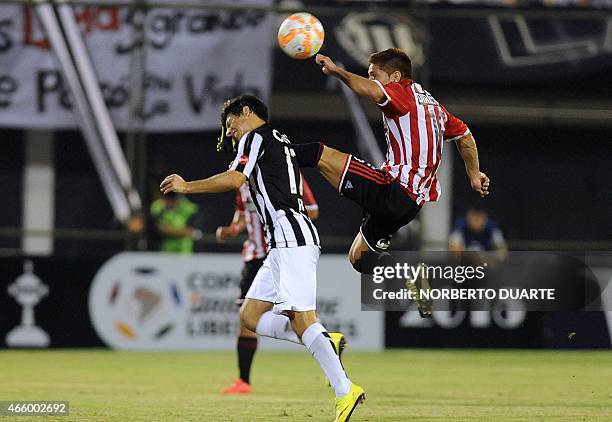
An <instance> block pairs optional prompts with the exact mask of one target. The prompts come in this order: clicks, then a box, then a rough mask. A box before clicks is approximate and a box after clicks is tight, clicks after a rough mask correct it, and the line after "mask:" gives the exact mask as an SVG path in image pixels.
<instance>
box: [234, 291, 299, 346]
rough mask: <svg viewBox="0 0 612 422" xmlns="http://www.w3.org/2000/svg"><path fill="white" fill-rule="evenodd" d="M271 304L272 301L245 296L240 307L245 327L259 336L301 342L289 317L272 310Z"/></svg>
mask: <svg viewBox="0 0 612 422" xmlns="http://www.w3.org/2000/svg"><path fill="white" fill-rule="evenodd" d="M273 306H274V303H272V302H267V301H262V300H258V299H253V298H250V299H249V298H247V299H245V300H244V303H243V304H242V307H241V308H240V320H241V322H242V324H243V325H244V326H245V327H246V328H247V329H249V330H251V331H254V332H256V333H257V334H259V335H260V336H265V337H272V338H276V339H279V340H287V341H290V342H292V343H296V344H302V342H301V341H300V339H299V337H298V336H297V334H296V333H295V332H294V331H293V329H292V328H291V324H290V321H289V318H288V317H287V316H285V315H280V314H276V313H274V312H272V307H273Z"/></svg>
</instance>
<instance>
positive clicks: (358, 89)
mask: <svg viewBox="0 0 612 422" xmlns="http://www.w3.org/2000/svg"><path fill="white" fill-rule="evenodd" d="M315 61H316V62H317V64H318V65H319V66H321V70H322V71H323V73H325V74H326V75H329V76H334V77H336V78H338V79H340V80H341V81H342V82H344V83H345V84H346V85H347V86H348V87H349V88H351V89H352V90H353V92H355V93H356V94H357V95H361V96H362V97H365V98H368V99H370V100H372V101H374V102H375V103H377V104H380V103H382V102H383V101H384V100H385V98H386V97H385V93H384V92H383V90H382V88H381V87H380V86H379V85H378V84H377V83H376V82H374V81H371V80H369V79H368V78H364V77H363V76H359V75H356V74H354V73H351V72H349V71H347V70H345V69H343V68H341V67H339V66H336V64H335V63H334V62H333V60H332V59H330V58H329V57H327V56H324V55H323V54H317V56H316V57H315Z"/></svg>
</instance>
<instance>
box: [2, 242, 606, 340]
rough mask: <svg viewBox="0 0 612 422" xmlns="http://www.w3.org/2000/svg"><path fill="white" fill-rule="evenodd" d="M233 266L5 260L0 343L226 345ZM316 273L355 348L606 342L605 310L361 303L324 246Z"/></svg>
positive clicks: (173, 259)
mask: <svg viewBox="0 0 612 422" xmlns="http://www.w3.org/2000/svg"><path fill="white" fill-rule="evenodd" d="M240 271H241V261H240V257H239V256H238V255H236V254H196V255H194V256H172V255H163V254H157V253H120V254H118V255H114V256H106V257H101V256H89V257H80V258H79V259H74V258H73V257H59V256H55V257H51V258H1V259H0V274H2V281H1V284H0V286H1V287H0V309H2V313H1V314H0V317H1V318H0V345H1V346H2V347H18V348H24V347H59V348H66V347H69V348H75V347H77V348H78V347H112V348H116V349H130V350H134V349H136V350H173V349H174V350H176V349H181V350H183V349H189V350H232V349H233V348H234V347H235V336H236V323H237V320H238V315H237V307H236V305H235V303H234V299H235V298H236V296H237V294H238V291H239V290H238V282H239V275H240ZM318 271H319V284H318V292H317V293H318V311H319V316H320V318H321V320H322V322H323V323H324V324H325V325H326V326H327V327H328V329H330V330H342V331H343V332H345V333H346V334H347V336H348V338H349V342H350V345H351V346H350V347H351V349H352V350H379V349H381V348H383V347H388V348H396V347H457V348H462V347H468V348H473V347H493V348H610V333H609V328H608V324H607V323H606V315H605V313H604V312H565V313H561V312H554V313H543V312H529V313H525V314H524V315H522V314H521V315H520V319H517V318H516V317H514V316H512V315H508V314H495V313H493V312H484V311H478V312H476V311H472V312H464V311H462V312H450V313H449V312H438V313H434V318H433V319H430V320H429V319H428V320H423V319H420V317H419V316H418V313H417V312H416V310H409V311H407V312H386V313H383V312H375V311H361V305H360V289H359V288H356V287H357V286H358V285H359V283H360V278H359V276H358V275H357V273H355V272H354V271H353V270H352V268H351V267H350V265H349V264H348V263H347V261H346V259H345V257H344V256H339V255H325V254H324V255H323V256H322V257H321V260H320V264H319V268H318ZM606 271H607V273H608V274H612V267H611V268H607V269H606ZM608 314H610V312H608ZM608 316H610V315H608ZM262 343H263V347H264V349H268V350H278V349H283V350H290V349H296V346H295V345H293V344H291V343H288V342H281V341H274V340H267V341H266V340H264V341H263V342H262Z"/></svg>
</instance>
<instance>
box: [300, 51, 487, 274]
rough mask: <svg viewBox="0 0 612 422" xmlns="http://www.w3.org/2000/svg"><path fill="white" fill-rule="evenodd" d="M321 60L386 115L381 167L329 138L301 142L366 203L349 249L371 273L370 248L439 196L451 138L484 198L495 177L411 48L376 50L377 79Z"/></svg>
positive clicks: (309, 158)
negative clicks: (416, 69)
mask: <svg viewBox="0 0 612 422" xmlns="http://www.w3.org/2000/svg"><path fill="white" fill-rule="evenodd" d="M315 60H316V63H317V64H319V65H320V66H321V67H322V71H323V73H324V74H326V75H330V76H334V77H336V78H338V79H340V80H341V81H342V82H343V83H345V84H346V85H347V86H348V87H349V88H351V89H352V90H353V91H354V92H355V93H356V94H358V95H360V96H362V97H365V98H367V99H369V100H371V101H373V102H374V103H376V104H377V106H378V107H379V109H380V110H381V111H382V114H383V122H384V127H385V137H386V140H387V154H386V160H385V162H384V163H383V165H382V166H381V168H376V167H374V166H373V165H371V164H369V163H366V162H364V161H363V160H360V159H358V158H356V157H354V156H352V155H349V154H345V153H343V152H340V151H338V150H335V149H333V148H330V147H328V146H326V145H323V144H322V143H310V144H301V145H300V144H294V145H293V146H294V150H295V151H296V153H297V157H298V162H299V164H300V166H301V167H314V166H318V168H319V170H320V171H321V173H322V174H323V176H324V177H325V178H326V179H327V180H328V181H329V182H330V183H331V184H333V185H334V186H336V187H337V188H338V191H339V192H340V194H342V195H343V196H346V197H347V198H349V199H352V200H353V201H355V202H357V203H358V204H359V205H361V206H362V207H363V208H364V218H363V222H362V225H361V227H360V230H359V233H358V234H357V236H356V237H355V240H354V241H353V244H352V246H351V249H350V251H349V259H350V261H351V263H352V264H353V267H355V269H357V270H358V271H360V272H362V271H363V270H364V269H363V268H361V256H362V254H363V253H365V252H366V251H368V250H372V251H375V252H382V251H384V250H386V249H387V248H388V247H389V244H390V238H391V235H392V234H393V233H395V232H396V231H397V230H398V229H399V228H400V227H402V226H404V225H406V224H408V223H409V222H410V221H412V220H413V219H414V218H415V217H416V215H417V213H418V212H419V210H420V209H421V207H422V205H423V204H424V203H426V202H429V201H436V200H438V198H439V197H440V194H441V187H440V182H439V181H438V180H437V178H436V171H437V169H438V167H439V165H440V162H441V160H442V148H443V143H444V141H455V143H456V145H457V148H458V149H459V153H460V155H461V157H462V158H463V160H464V162H465V168H466V171H467V174H468V177H469V180H470V183H471V185H472V188H473V189H474V190H475V191H476V192H478V193H479V194H480V195H481V196H482V197H484V196H486V195H488V193H489V184H490V181H489V178H488V177H487V176H486V175H485V174H484V173H482V172H481V171H480V167H479V162H478V151H477V149H476V142H475V140H474V137H473V136H472V134H471V132H470V130H469V129H468V127H467V126H466V125H465V123H463V122H462V121H461V120H460V119H459V118H457V117H455V116H454V115H452V114H451V113H449V112H448V111H447V110H446V109H445V108H444V107H443V106H442V105H441V104H440V103H439V102H438V101H437V100H436V99H435V98H434V97H433V96H432V95H431V94H429V93H428V92H427V91H425V90H424V89H423V88H422V87H421V85H419V84H418V83H417V82H415V81H414V80H412V65H411V62H410V58H409V57H408V55H407V54H406V53H404V52H403V51H402V50H400V49H397V48H391V49H388V50H384V51H381V52H378V53H375V54H372V55H371V56H370V59H369V63H370V66H369V69H368V76H369V78H364V77H362V76H359V75H356V74H354V73H351V72H348V71H346V70H345V69H343V68H341V67H338V66H336V64H335V63H334V62H333V61H332V60H331V59H330V58H329V57H327V56H324V55H322V54H318V55H317V56H316V58H315Z"/></svg>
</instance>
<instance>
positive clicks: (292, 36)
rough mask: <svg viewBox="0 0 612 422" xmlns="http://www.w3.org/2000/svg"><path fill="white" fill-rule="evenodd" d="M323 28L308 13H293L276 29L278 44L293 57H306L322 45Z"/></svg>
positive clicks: (315, 52) (314, 52)
mask: <svg viewBox="0 0 612 422" xmlns="http://www.w3.org/2000/svg"><path fill="white" fill-rule="evenodd" d="M324 38H325V30H324V29H323V25H321V22H320V21H319V20H318V19H317V18H315V17H314V16H312V15H311V14H310V13H304V12H302V13H294V14H293V15H291V16H289V17H288V18H287V19H285V21H284V22H283V23H282V24H281V26H280V28H279V29H278V45H279V46H280V48H281V49H282V50H283V51H284V52H285V53H287V55H288V56H290V57H292V58H294V59H300V60H301V59H307V58H309V57H312V56H314V55H315V54H317V52H318V51H319V49H320V48H321V46H322V45H323V39H324Z"/></svg>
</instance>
